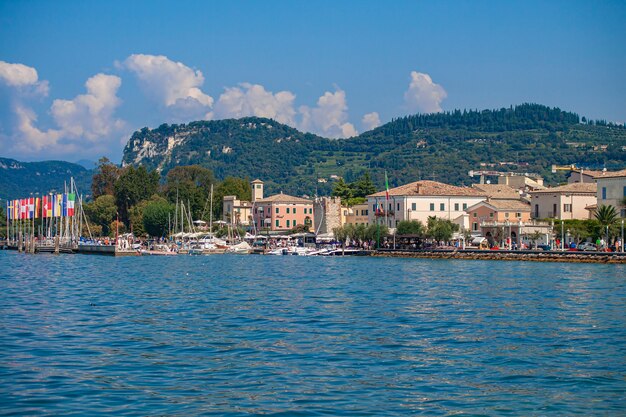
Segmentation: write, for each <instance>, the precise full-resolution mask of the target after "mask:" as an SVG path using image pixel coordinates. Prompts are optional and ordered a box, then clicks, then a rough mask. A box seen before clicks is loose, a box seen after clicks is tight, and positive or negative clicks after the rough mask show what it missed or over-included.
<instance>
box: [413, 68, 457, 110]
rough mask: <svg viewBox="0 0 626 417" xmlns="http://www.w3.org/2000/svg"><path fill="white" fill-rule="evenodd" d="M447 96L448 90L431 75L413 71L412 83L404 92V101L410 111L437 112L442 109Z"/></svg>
mask: <svg viewBox="0 0 626 417" xmlns="http://www.w3.org/2000/svg"><path fill="white" fill-rule="evenodd" d="M447 96H448V94H447V93H446V90H444V89H443V87H442V86H440V85H439V84H435V83H434V82H433V80H432V79H431V78H430V75H428V74H424V73H421V72H417V71H412V72H411V83H410V84H409V89H408V90H407V91H406V92H405V93H404V101H405V103H406V105H407V108H408V109H409V110H410V111H413V112H422V113H437V112H440V111H441V110H442V109H441V102H442V101H443V100H444V99H445V98H446V97H447Z"/></svg>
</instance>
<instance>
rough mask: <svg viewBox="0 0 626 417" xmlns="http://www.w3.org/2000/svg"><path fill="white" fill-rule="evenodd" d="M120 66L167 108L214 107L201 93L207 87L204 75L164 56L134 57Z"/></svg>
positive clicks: (211, 99)
mask: <svg viewBox="0 0 626 417" xmlns="http://www.w3.org/2000/svg"><path fill="white" fill-rule="evenodd" d="M118 65H119V66H121V67H123V68H127V69H129V70H130V71H132V72H133V73H135V75H136V76H137V77H138V78H139V80H140V82H141V83H142V84H143V85H144V87H145V88H146V90H147V91H148V92H149V93H150V94H151V95H153V96H154V97H155V98H156V99H157V100H158V101H159V102H160V103H161V104H163V105H165V106H167V107H172V106H179V107H182V108H185V107H187V108H189V107H195V106H202V107H211V106H212V105H213V98H212V97H211V96H209V95H207V94H205V93H203V92H202V90H200V87H201V86H202V84H203V83H204V76H203V75H202V72H201V71H194V70H193V69H191V68H189V67H188V66H186V65H185V64H183V63H182V62H174V61H172V60H170V59H169V58H168V57H166V56H163V55H144V54H133V55H131V56H129V57H128V58H126V60H125V61H124V62H123V63H122V64H118Z"/></svg>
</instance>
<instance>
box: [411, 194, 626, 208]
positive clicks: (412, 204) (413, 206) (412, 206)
mask: <svg viewBox="0 0 626 417" xmlns="http://www.w3.org/2000/svg"><path fill="white" fill-rule="evenodd" d="M624 192H626V191H624ZM411 210H413V211H415V210H417V203H411Z"/></svg>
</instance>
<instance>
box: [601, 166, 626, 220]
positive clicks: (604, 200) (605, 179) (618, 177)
mask: <svg viewBox="0 0 626 417" xmlns="http://www.w3.org/2000/svg"><path fill="white" fill-rule="evenodd" d="M595 181H596V184H597V187H598V188H597V195H596V197H597V201H598V206H613V207H615V210H616V211H617V213H618V214H619V215H620V216H621V217H622V218H624V217H626V205H625V204H624V203H625V202H626V201H625V199H626V169H625V170H622V171H617V172H604V174H603V175H602V176H599V177H596V178H595Z"/></svg>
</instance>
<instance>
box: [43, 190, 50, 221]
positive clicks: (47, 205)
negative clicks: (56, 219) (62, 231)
mask: <svg viewBox="0 0 626 417" xmlns="http://www.w3.org/2000/svg"><path fill="white" fill-rule="evenodd" d="M44 198H45V200H44V207H43V209H44V212H45V213H46V217H52V194H50V195H49V196H46V197H44Z"/></svg>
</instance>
